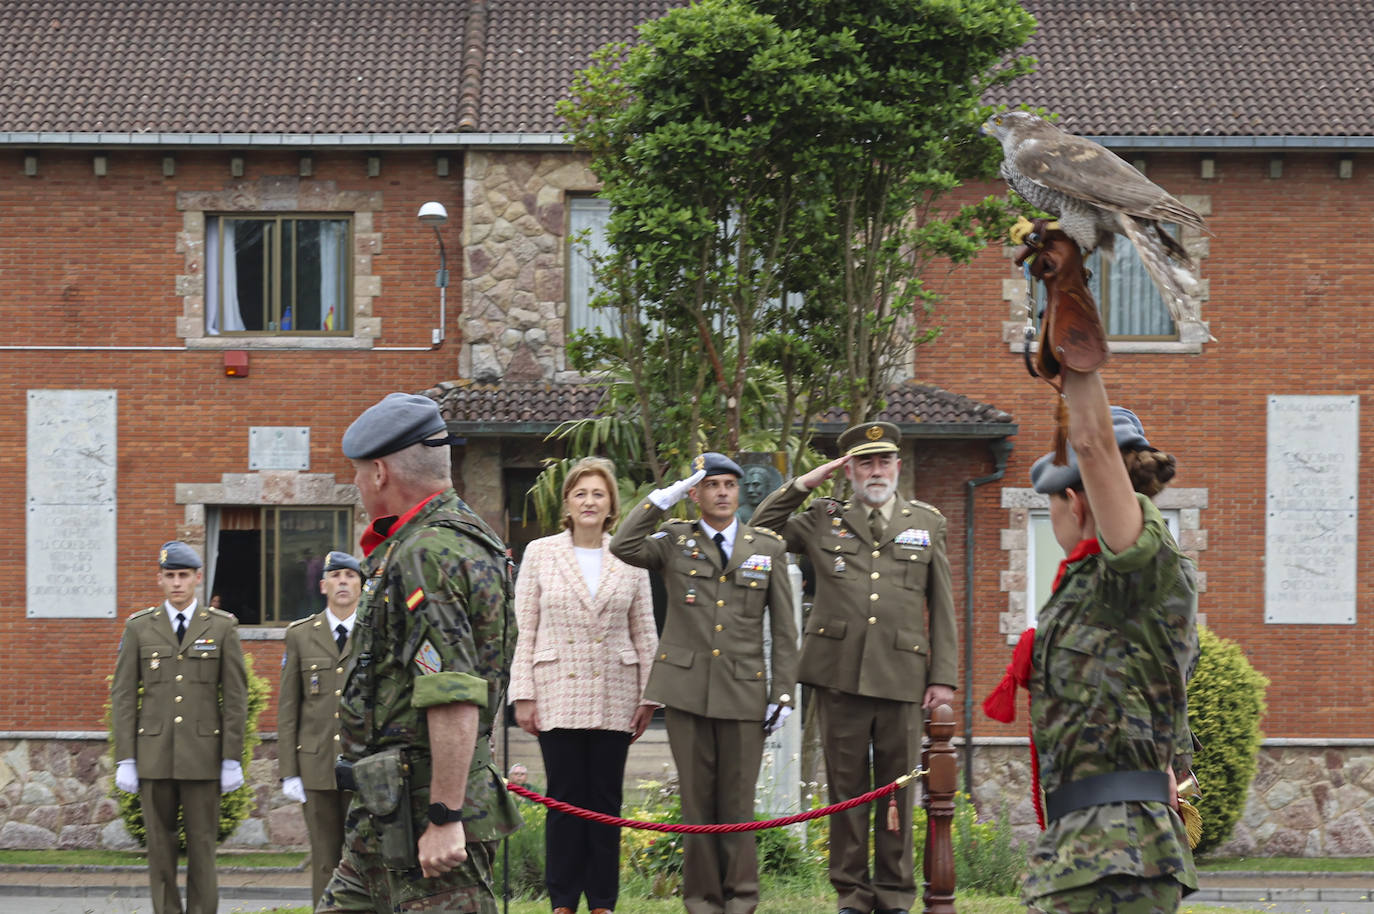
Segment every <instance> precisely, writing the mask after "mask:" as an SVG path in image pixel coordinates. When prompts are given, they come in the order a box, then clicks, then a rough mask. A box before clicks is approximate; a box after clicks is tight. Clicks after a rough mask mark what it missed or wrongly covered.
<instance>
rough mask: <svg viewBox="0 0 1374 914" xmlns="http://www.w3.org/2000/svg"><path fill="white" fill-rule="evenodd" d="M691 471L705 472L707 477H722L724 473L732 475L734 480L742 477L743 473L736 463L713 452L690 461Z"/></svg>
mask: <svg viewBox="0 0 1374 914" xmlns="http://www.w3.org/2000/svg"><path fill="white" fill-rule="evenodd" d="M692 469H693V470H694V471H695V470H705V471H706V475H707V476H724V475H725V474H726V473H733V474H735V477H736V478H739V477H742V476H743V475H744V471H743V470H741V469H740V468H739V464H738V463H735V462H734V461H733V460H731V459H730V458H729V457H726V456H725V455H724V454H717V453H716V452H715V451H707V452H706V453H705V454H700V455H698V456H697V458H696V459H695V460H693V461H692Z"/></svg>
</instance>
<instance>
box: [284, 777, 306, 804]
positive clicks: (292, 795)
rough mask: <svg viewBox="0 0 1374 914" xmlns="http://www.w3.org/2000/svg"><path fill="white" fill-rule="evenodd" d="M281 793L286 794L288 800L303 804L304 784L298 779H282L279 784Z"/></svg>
mask: <svg viewBox="0 0 1374 914" xmlns="http://www.w3.org/2000/svg"><path fill="white" fill-rule="evenodd" d="M281 792H282V793H284V794H286V798H287V799H288V800H295V801H296V802H297V803H304V802H305V784H304V783H303V782H302V781H301V779H300V778H298V777H291V778H284V779H283V780H282V782H281Z"/></svg>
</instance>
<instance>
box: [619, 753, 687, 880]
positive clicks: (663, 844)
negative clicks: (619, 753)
mask: <svg viewBox="0 0 1374 914" xmlns="http://www.w3.org/2000/svg"><path fill="white" fill-rule="evenodd" d="M640 786H641V788H642V789H643V790H644V791H645V797H644V800H643V802H642V803H641V804H639V805H637V806H635V807H634V808H633V809H631V810H630V811H628V812H626V813H624V816H625V818H627V819H636V820H638V821H641V822H681V821H682V798H681V797H680V796H679V795H678V790H677V782H676V780H674V779H669V780H667V781H662V782H659V781H649V782H646V783H644V784H641V785H640ZM620 871H621V873H622V874H626V875H627V876H628V877H629V878H628V879H627V880H625V881H626V882H628V883H629V885H628V886H622V891H625V890H626V889H627V888H628V892H627V894H644V895H648V896H650V897H653V898H671V897H672V896H674V895H676V894H677V893H678V889H679V888H680V887H681V885H682V835H680V834H677V833H674V832H657V831H645V830H643V829H638V828H627V829H622V830H621V832H620Z"/></svg>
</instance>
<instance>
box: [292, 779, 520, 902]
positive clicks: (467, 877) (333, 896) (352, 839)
mask: <svg viewBox="0 0 1374 914" xmlns="http://www.w3.org/2000/svg"><path fill="white" fill-rule="evenodd" d="M467 851H468V859H467V860H466V861H464V862H463V863H462V864H461V865H459V866H458V867H456V868H455V869H453V870H450V871H449V872H447V873H445V874H444V875H442V876H435V877H433V878H425V877H424V876H421V875H420V869H419V867H416V868H414V869H411V870H392V869H388V868H387V866H386V864H385V863H383V862H382V855H381V842H380V839H379V837H378V835H377V833H376V828H375V826H374V824H373V821H372V817H371V816H369V815H368V814H367V813H366V812H365V811H364V810H362V809H361V808H360V807H359V805H358V804H356V803H355V804H354V806H353V808H352V809H351V810H349V816H348V830H347V834H346V835H345V837H344V849H343V857H342V859H340V860H339V865H338V867H337V868H336V869H335V870H334V875H333V877H332V878H331V879H330V880H329V885H327V886H326V887H325V890H324V894H323V895H321V896H320V898H319V899H318V900H317V901H316V905H315V914H345V912H347V914H362V912H366V914H395V912H398V911H435V912H443V914H497V908H496V897H495V895H494V894H493V893H492V872H491V864H492V859H493V856H494V843H493V844H483V843H477V842H469V843H468V846H467Z"/></svg>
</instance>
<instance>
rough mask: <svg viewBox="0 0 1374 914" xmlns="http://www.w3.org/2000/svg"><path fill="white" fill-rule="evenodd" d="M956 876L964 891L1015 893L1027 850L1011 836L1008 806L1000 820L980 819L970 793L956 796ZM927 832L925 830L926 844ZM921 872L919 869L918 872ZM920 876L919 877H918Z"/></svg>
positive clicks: (1023, 869)
mask: <svg viewBox="0 0 1374 914" xmlns="http://www.w3.org/2000/svg"><path fill="white" fill-rule="evenodd" d="M951 831H952V832H953V834H952V836H951V837H952V839H953V842H954V878H955V884H956V885H957V886H958V887H959V890H960V891H964V890H970V889H971V890H974V891H978V892H985V893H987V894H989V895H1013V894H1015V893H1016V890H1017V887H1018V886H1019V885H1020V884H1021V875H1022V873H1023V872H1024V871H1025V869H1026V850H1025V848H1024V847H1022V846H1021V845H1020V844H1018V843H1017V842H1016V841H1015V840H1014V839H1013V838H1012V835H1011V817H1010V815H1009V814H1008V812H1007V810H1006V807H1003V808H1002V812H1001V814H1000V815H999V816H998V817H997V818H996V819H990V820H988V821H986V822H979V821H978V811H977V810H976V809H974V808H973V803H972V802H970V800H969V797H968V794H966V793H964V792H963V791H960V792H959V793H957V794H955V795H954V827H953V828H952V829H951ZM924 836H925V831H924V828H923V829H922V840H923V844H922V846H923V847H924ZM918 872H919V871H918ZM917 878H918V879H919V877H917Z"/></svg>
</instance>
